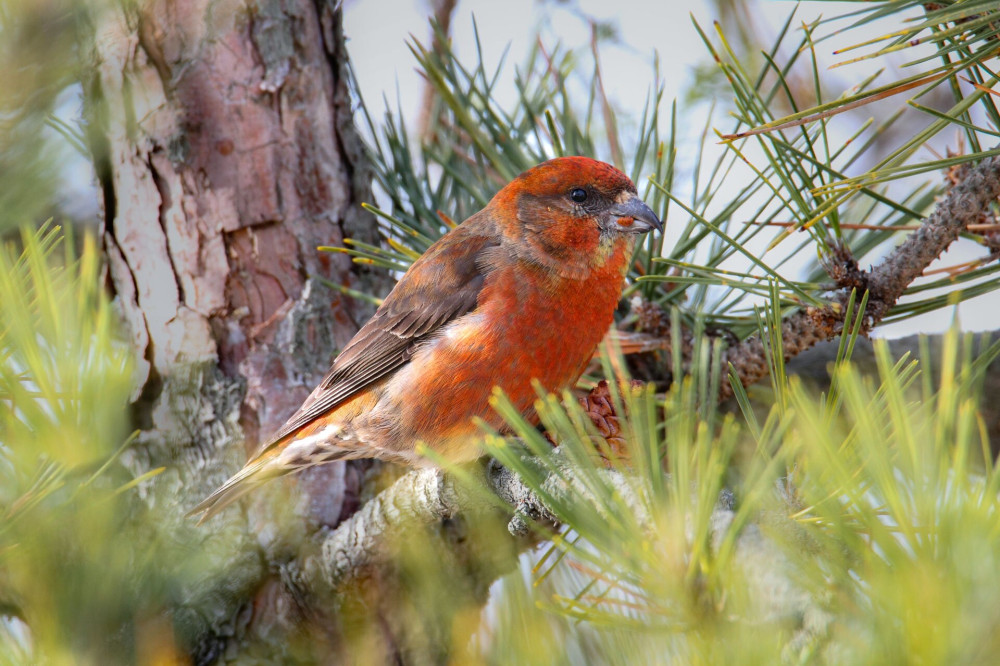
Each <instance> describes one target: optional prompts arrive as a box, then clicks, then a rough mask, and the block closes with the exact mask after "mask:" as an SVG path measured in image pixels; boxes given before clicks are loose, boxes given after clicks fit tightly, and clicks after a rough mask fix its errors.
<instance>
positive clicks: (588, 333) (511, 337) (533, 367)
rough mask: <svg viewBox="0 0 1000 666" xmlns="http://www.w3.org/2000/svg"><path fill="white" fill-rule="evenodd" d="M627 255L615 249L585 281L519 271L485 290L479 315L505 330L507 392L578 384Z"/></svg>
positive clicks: (609, 315) (613, 301)
mask: <svg viewBox="0 0 1000 666" xmlns="http://www.w3.org/2000/svg"><path fill="white" fill-rule="evenodd" d="M629 250H630V248H628V247H617V248H613V249H612V250H611V251H609V253H608V256H606V257H604V261H603V262H601V263H600V264H599V265H597V266H593V267H591V270H590V273H589V275H588V276H587V278H585V279H567V278H563V277H560V276H558V275H553V274H552V273H551V272H549V271H544V270H531V269H527V270H525V269H523V267H522V270H521V271H517V272H515V271H514V270H510V271H509V272H508V274H506V275H498V276H496V278H497V279H496V280H495V281H493V282H492V283H491V284H490V285H488V287H487V288H492V289H493V290H494V291H493V293H485V294H484V296H486V297H487V298H486V299H484V302H485V303H487V304H488V307H487V309H486V311H485V312H484V313H483V314H484V316H485V318H486V320H487V321H492V322H496V323H497V324H498V328H503V329H505V333H504V335H503V338H504V340H503V342H502V343H501V344H502V346H503V347H504V348H505V352H506V353H505V354H504V356H505V357H507V358H508V359H509V362H510V364H511V365H512V366H513V369H512V371H511V375H512V376H511V378H510V379H511V381H510V382H509V383H508V384H509V386H505V387H504V388H505V389H506V390H508V391H517V390H518V389H517V388H516V386H515V385H523V379H524V378H528V379H529V380H530V379H538V380H539V381H541V383H542V385H543V386H544V387H545V388H547V389H549V390H557V389H559V388H562V387H563V386H565V385H566V384H568V383H571V382H574V381H576V379H577V377H578V376H579V374H580V372H581V371H582V369H583V366H584V365H585V364H586V362H587V361H588V360H589V358H590V357H591V355H592V353H593V351H594V348H595V347H596V346H597V344H598V343H599V342H600V341H601V338H602V337H603V336H604V334H605V333H606V332H607V330H608V327H609V326H611V323H612V322H613V320H614V312H615V308H616V307H617V304H618V300H619V298H620V297H621V289H622V283H623V280H624V274H625V269H626V266H627V262H628V259H629V257H630V256H631V252H630V251H629ZM505 321H506V322H509V323H507V324H503V323H501V322H505ZM529 386H530V384H529ZM531 396H533V393H532V394H531ZM531 396H526V397H529V398H530V397H531Z"/></svg>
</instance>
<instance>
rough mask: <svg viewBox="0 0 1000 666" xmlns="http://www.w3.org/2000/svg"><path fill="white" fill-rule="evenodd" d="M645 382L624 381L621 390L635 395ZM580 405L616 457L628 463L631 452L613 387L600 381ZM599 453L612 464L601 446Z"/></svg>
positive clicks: (607, 463)
mask: <svg viewBox="0 0 1000 666" xmlns="http://www.w3.org/2000/svg"><path fill="white" fill-rule="evenodd" d="M643 386H645V384H643V382H640V381H638V380H635V379H633V380H631V381H630V382H628V383H627V384H626V383H625V382H624V381H623V382H621V384H620V385H619V392H620V393H621V394H623V395H624V394H625V393H626V392H631V393H632V394H633V395H635V394H636V393H638V392H639V391H641V390H642V388H643ZM580 405H581V406H582V407H583V409H584V410H585V411H586V412H587V415H588V416H589V417H590V420H591V421H592V422H593V423H594V426H595V427H596V428H597V432H599V433H600V434H601V436H602V437H603V438H604V440H605V441H606V442H607V443H608V448H609V449H610V450H611V451H612V452H613V453H614V457H616V458H618V459H619V460H622V461H624V462H625V463H626V464H628V459H629V454H628V447H627V445H626V442H625V438H624V437H623V436H622V432H621V424H620V423H619V422H618V414H617V413H616V412H615V406H614V402H613V401H612V399H611V389H610V388H609V387H608V382H607V381H606V380H603V379H602V380H601V381H600V382H598V384H597V386H595V387H594V388H592V389H591V390H590V392H589V393H588V394H587V396H586V397H584V398H582V399H581V400H580ZM597 450H598V453H599V454H600V455H601V458H603V459H604V462H605V464H606V465H608V466H610V463H611V461H610V460H609V459H608V457H607V455H605V452H604V450H603V449H602V448H601V447H597Z"/></svg>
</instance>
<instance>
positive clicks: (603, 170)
mask: <svg viewBox="0 0 1000 666" xmlns="http://www.w3.org/2000/svg"><path fill="white" fill-rule="evenodd" d="M490 207H492V208H494V209H496V211H497V212H498V213H499V215H498V216H497V218H498V221H500V223H501V227H502V229H501V230H502V232H503V233H504V235H506V236H507V237H509V238H512V239H516V240H517V241H518V244H519V246H521V247H524V248H526V249H527V250H528V251H530V253H531V257H530V258H531V259H533V260H535V261H537V262H538V263H542V264H545V265H548V266H550V267H552V268H558V269H559V270H560V272H563V273H567V274H568V273H577V272H580V270H582V269H583V267H585V266H590V265H592V264H594V263H595V262H596V263H600V262H602V261H603V260H604V259H605V258H606V255H607V254H608V252H610V251H611V250H613V249H614V247H615V246H617V245H625V246H627V247H629V248H631V247H632V245H633V244H634V242H635V239H636V238H637V237H638V236H639V235H640V234H644V233H646V232H647V231H650V230H651V229H657V230H662V229H663V225H662V223H661V222H660V219H659V218H658V217H657V216H656V213H654V212H653V211H652V210H651V209H650V208H649V206H647V205H646V204H645V203H644V202H643V201H642V199H640V198H639V197H638V195H637V192H636V187H635V184H634V183H633V182H632V180H631V179H630V178H629V177H628V176H626V175H625V174H623V173H622V172H621V171H619V170H618V169H616V168H614V167H613V166H611V165H610V164H606V163H604V162H599V161H597V160H594V159H590V158H589V157H558V158H556V159H552V160H549V161H547V162H542V163H541V164H539V165H538V166H535V167H532V168H531V169H528V170H527V171H525V172H524V173H522V174H521V175H520V176H518V177H517V178H515V179H514V180H512V181H511V182H510V183H509V184H508V185H507V186H506V187H504V188H503V189H502V190H500V192H498V193H497V195H496V197H495V198H494V199H493V201H492V202H491V204H490Z"/></svg>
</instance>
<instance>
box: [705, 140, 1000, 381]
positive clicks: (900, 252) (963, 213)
mask: <svg viewBox="0 0 1000 666" xmlns="http://www.w3.org/2000/svg"><path fill="white" fill-rule="evenodd" d="M998 196H1000V158H997V157H990V158H987V159H985V160H983V161H982V162H980V163H979V164H977V165H975V166H973V167H970V168H969V169H968V170H967V171H966V172H965V174H964V177H963V178H962V180H961V181H960V182H959V183H957V184H956V185H955V186H954V187H952V188H951V190H950V191H949V192H948V194H946V195H945V196H944V197H943V198H942V199H941V200H940V201H939V202H938V204H937V207H936V208H935V209H934V212H933V213H931V215H930V216H929V217H928V218H927V219H926V220H924V222H923V223H922V224H921V225H920V227H919V228H918V229H917V230H916V231H914V232H913V233H912V234H910V235H909V236H908V237H907V238H906V240H905V241H903V243H902V244H901V245H899V246H898V247H896V249H894V250H893V251H892V252H890V253H889V255H888V256H887V257H886V258H885V259H884V260H883V261H882V263H880V264H879V265H878V266H875V267H874V268H873V269H872V270H871V271H869V272H864V271H860V270H858V269H857V266H856V264H852V265H849V266H847V267H846V269H845V271H844V273H845V277H843V278H842V279H840V280H838V282H839V283H840V284H841V285H842V288H841V289H840V291H839V293H837V294H836V296H835V302H836V304H837V306H834V307H828V308H823V309H818V308H808V309H806V310H802V311H799V312H797V313H795V314H793V315H791V316H789V317H786V318H785V320H784V321H783V322H782V348H783V352H784V356H785V359H786V360H787V359H790V358H792V357H793V356H796V355H798V354H800V353H802V352H803V351H805V350H807V349H809V348H810V347H812V346H813V345H815V344H816V343H818V342H822V341H824V340H829V339H831V338H833V337H834V336H836V335H838V334H839V333H840V332H841V330H842V327H843V321H844V315H845V310H846V304H847V300H848V297H849V295H850V287H851V286H857V285H856V283H859V282H860V283H861V284H862V285H863V286H864V287H866V288H867V289H868V291H869V298H868V307H867V310H866V312H865V313H864V319H863V320H862V333H865V334H867V333H868V332H869V331H870V330H871V329H872V328H873V327H875V326H876V325H878V323H879V322H881V321H882V319H883V318H885V316H886V315H887V314H888V313H889V311H890V310H891V309H892V307H893V306H894V305H895V304H896V302H897V301H898V300H899V298H900V296H902V295H903V292H905V291H906V288H907V287H908V286H909V285H910V283H912V282H913V281H914V280H916V279H917V278H918V277H920V276H921V275H922V274H923V273H924V271H925V270H926V269H927V267H928V266H929V265H930V264H931V262H933V261H934V260H935V259H937V258H938V257H939V256H940V255H941V253H942V252H944V251H945V250H946V249H947V248H948V246H949V245H951V244H952V243H953V242H954V241H955V240H956V239H957V238H958V236H959V234H960V233H961V232H962V231H963V230H964V229H966V228H967V227H968V226H969V225H970V224H972V223H973V222H975V221H976V220H979V219H980V217H981V215H982V214H983V212H984V211H986V210H988V208H989V206H990V204H991V203H992V202H993V201H996V199H997V197H998ZM852 261H853V260H852ZM841 268H843V267H841ZM766 359H767V356H766V355H765V351H764V345H763V343H762V341H761V340H760V338H759V337H758V336H753V337H750V338H748V339H746V340H744V341H743V342H740V343H739V344H737V345H734V346H732V347H730V348H728V349H727V350H726V352H725V358H724V359H723V361H724V363H723V367H724V368H725V367H727V366H726V363H731V364H732V365H733V367H734V368H735V369H736V372H737V374H738V375H739V378H740V380H741V381H742V382H743V385H744V386H748V385H750V384H753V383H755V382H757V381H758V380H760V379H762V378H763V377H765V376H767V374H768V364H767V360H766ZM731 395H732V387H731V386H730V385H729V383H728V382H723V383H722V391H721V397H722V398H728V397H730V396H731Z"/></svg>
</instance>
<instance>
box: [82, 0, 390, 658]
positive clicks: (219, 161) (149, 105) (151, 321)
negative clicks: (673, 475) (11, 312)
mask: <svg viewBox="0 0 1000 666" xmlns="http://www.w3.org/2000/svg"><path fill="white" fill-rule="evenodd" d="M338 4H339V3H336V2H324V1H323V0H315V2H314V1H313V0H258V1H257V2H254V1H253V0H248V1H246V2H224V3H219V2H217V1H214V0H153V1H151V2H142V3H136V4H134V5H133V4H129V3H125V4H124V5H123V7H124V9H118V10H115V11H114V12H108V15H107V16H106V17H105V18H106V19H107V20H106V23H105V24H104V25H103V26H102V27H101V28H100V29H99V32H98V35H97V50H98V54H97V55H98V60H99V62H100V66H99V68H98V71H96V72H95V75H94V79H93V80H92V81H91V82H90V89H89V91H88V92H89V93H90V94H89V95H88V97H89V100H90V102H89V103H90V115H91V118H92V124H91V142H92V147H93V149H94V154H95V158H96V161H97V164H98V172H99V176H100V178H101V180H102V188H103V192H104V199H105V200H104V210H105V220H104V229H103V234H104V245H105V250H106V252H107V256H108V265H109V283H110V286H111V288H112V289H113V291H114V294H115V297H116V302H117V304H118V306H119V308H120V312H121V316H122V318H123V320H124V321H125V322H126V330H127V334H128V336H130V338H131V341H132V343H133V344H134V346H135V348H136V349H137V350H139V356H140V357H141V358H142V359H143V360H142V361H141V362H140V364H139V366H140V367H139V370H138V376H137V377H136V383H135V386H136V391H135V394H134V395H133V405H132V407H133V415H134V420H135V424H136V427H137V428H138V429H139V430H140V434H139V437H138V440H137V441H136V443H135V445H134V446H133V447H131V448H130V450H128V451H127V452H126V453H125V454H124V456H123V460H124V462H125V463H126V464H127V465H129V466H130V468H132V470H133V471H134V472H135V473H137V474H138V473H143V472H146V471H148V470H150V469H153V468H156V467H160V466H164V467H166V471H165V472H164V473H162V474H160V475H159V476H158V477H156V479H155V481H154V482H152V483H150V484H144V488H143V489H142V490H141V492H140V495H141V499H142V506H141V507H138V508H137V510H136V512H137V514H138V513H140V512H142V511H148V513H149V515H155V526H152V525H151V526H148V527H144V528H142V529H147V530H149V531H151V534H150V538H154V539H158V542H157V543H159V542H163V543H165V544H167V545H166V546H165V548H173V549H174V551H176V553H175V554H176V558H169V557H168V558H164V559H165V560H166V561H170V560H171V559H174V560H175V561H176V562H177V567H178V572H181V570H182V568H183V567H184V566H186V565H187V560H188V559H189V558H190V557H191V556H192V548H194V547H195V546H194V544H197V546H198V553H199V557H202V558H206V560H205V561H204V562H201V564H200V565H199V566H198V567H196V568H197V569H198V571H197V573H195V574H189V575H187V576H186V577H185V575H181V574H179V575H178V578H179V579H181V580H185V581H186V583H185V584H184V585H182V589H180V590H178V591H177V598H178V604H177V609H176V612H175V618H174V620H175V621H174V624H175V628H176V630H177V631H178V632H179V634H180V636H179V639H180V641H181V643H182V645H183V649H185V650H188V651H189V653H190V656H191V657H192V659H193V661H195V662H211V661H214V660H216V659H217V658H218V657H219V656H220V655H221V654H222V653H223V651H224V650H225V651H227V652H226V654H227V655H229V656H232V652H233V649H234V647H233V646H234V645H240V648H239V649H240V650H241V651H242V652H244V654H256V655H257V656H259V657H260V659H261V660H262V661H268V660H271V659H275V658H278V657H279V655H284V656H285V657H287V656H288V650H289V648H288V638H289V632H294V631H295V630H296V626H297V625H298V624H299V622H298V620H299V619H300V618H299V617H298V614H299V612H300V609H299V605H298V604H296V603H295V600H294V599H293V598H292V597H291V595H290V593H289V592H288V591H287V589H286V588H285V587H284V586H282V585H280V584H275V582H274V580H275V578H274V577H273V576H272V574H271V573H270V571H272V570H274V568H275V567H274V563H275V562H277V561H280V560H281V559H282V558H284V557H289V556H290V555H291V551H292V550H293V549H294V548H295V545H294V544H296V543H297V539H296V537H297V536H299V535H301V534H302V533H303V531H306V530H308V531H312V530H315V529H316V528H317V527H318V526H322V525H334V524H336V523H337V522H339V521H340V520H341V519H342V517H343V516H346V515H349V514H350V513H352V512H353V511H354V509H355V508H356V506H357V503H358V498H359V492H360V488H361V486H362V483H363V480H364V476H365V470H366V469H367V467H368V466H370V465H365V464H363V463H362V464H354V465H345V464H343V463H335V464H331V465H325V466H323V467H320V468H317V469H316V470H314V471H311V472H310V473H307V474H303V475H300V476H298V477H296V478H295V480H289V481H288V482H286V483H284V484H272V486H274V487H275V489H272V493H273V492H279V493H285V494H290V496H289V497H287V498H286V499H284V501H281V502H273V501H267V499H266V493H262V494H261V495H260V496H259V497H258V498H257V499H256V501H255V503H254V504H253V505H252V507H251V510H250V511H248V512H246V513H244V512H240V511H238V510H235V509H234V510H230V511H227V512H226V513H225V514H224V515H223V516H220V517H219V518H218V519H216V520H213V521H212V522H211V523H210V524H208V525H206V526H204V527H202V528H196V527H195V526H194V524H193V522H192V521H190V520H186V519H184V517H183V513H184V512H185V511H186V510H187V509H189V508H191V506H193V505H194V504H195V503H196V502H197V501H198V500H200V499H202V498H203V497H204V496H205V495H206V494H207V493H208V492H209V491H210V490H212V489H213V488H214V487H215V486H216V485H218V484H219V483H221V482H222V481H223V480H225V478H226V477H228V476H229V474H231V473H232V472H234V471H235V470H236V469H237V468H238V466H239V465H241V464H242V463H243V461H244V460H245V459H246V456H247V453H248V452H249V450H250V449H252V448H253V447H255V446H256V444H257V442H258V441H259V439H260V438H261V437H266V436H268V435H269V434H270V433H271V432H273V431H274V430H276V429H277V427H278V426H280V425H281V423H282V422H283V421H284V420H285V419H286V418H287V417H288V416H289V415H290V414H291V412H293V411H294V410H295V408H297V407H298V405H299V404H300V403H301V401H302V400H303V399H304V398H305V397H306V396H307V395H308V393H309V391H310V390H311V389H312V387H313V386H314V385H315V384H316V383H317V382H318V381H319V379H320V378H321V377H322V375H323V374H324V372H325V370H326V369H327V368H328V366H329V362H330V360H331V359H332V358H333V356H334V354H335V353H336V350H337V349H338V348H339V347H340V346H342V345H343V344H344V343H346V342H347V341H348V340H349V339H350V338H351V336H352V335H353V333H354V332H355V331H356V329H357V322H358V321H359V320H363V319H364V318H365V317H366V316H367V315H368V314H369V313H368V312H365V311H364V308H363V307H360V306H359V305H358V304H356V303H354V302H352V301H350V300H349V299H347V298H346V297H344V296H342V295H340V293H339V292H338V291H336V290H334V289H331V288H329V287H327V286H325V285H324V284H323V283H322V282H323V281H324V280H328V281H332V282H335V283H338V284H342V285H349V286H351V287H352V288H355V289H361V290H367V291H380V290H384V288H385V286H386V285H385V284H384V283H382V282H379V280H385V279H386V278H385V277H382V278H379V277H378V276H376V275H374V274H371V273H367V272H365V271H362V270H352V264H351V263H350V262H349V260H348V259H347V257H345V256H342V255H331V254H325V253H320V252H318V251H317V250H316V247H317V246H318V245H336V244H340V243H341V241H342V240H343V238H344V237H345V236H349V237H353V238H358V239H360V240H365V241H367V242H377V241H376V238H377V234H376V226H375V222H374V220H373V219H372V218H371V216H370V215H369V214H368V213H365V212H364V211H363V210H362V209H361V208H360V206H359V204H360V203H361V202H362V201H363V200H366V199H370V193H369V186H370V176H369V171H368V169H367V167H366V165H365V161H364V156H363V153H362V148H361V143H360V140H359V138H358V136H357V134H356V132H355V129H354V126H353V120H352V113H351V108H350V99H349V92H348V88H347V81H346V78H345V71H346V70H345V65H346V54H345V51H344V44H343V35H342V33H341V24H340V23H341V18H340V12H339V11H338V10H336V9H335V8H336V6H337V5H338ZM261 498H264V499H261ZM271 506H284V507H292V509H291V510H290V513H291V515H285V516H278V515H275V514H274V513H273V512H272V511H271V510H270V509H268V508H267V507H271ZM148 520H149V519H148V518H147V522H148ZM202 565H204V566H202ZM234 639H238V640H234ZM248 646H249V647H248Z"/></svg>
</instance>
